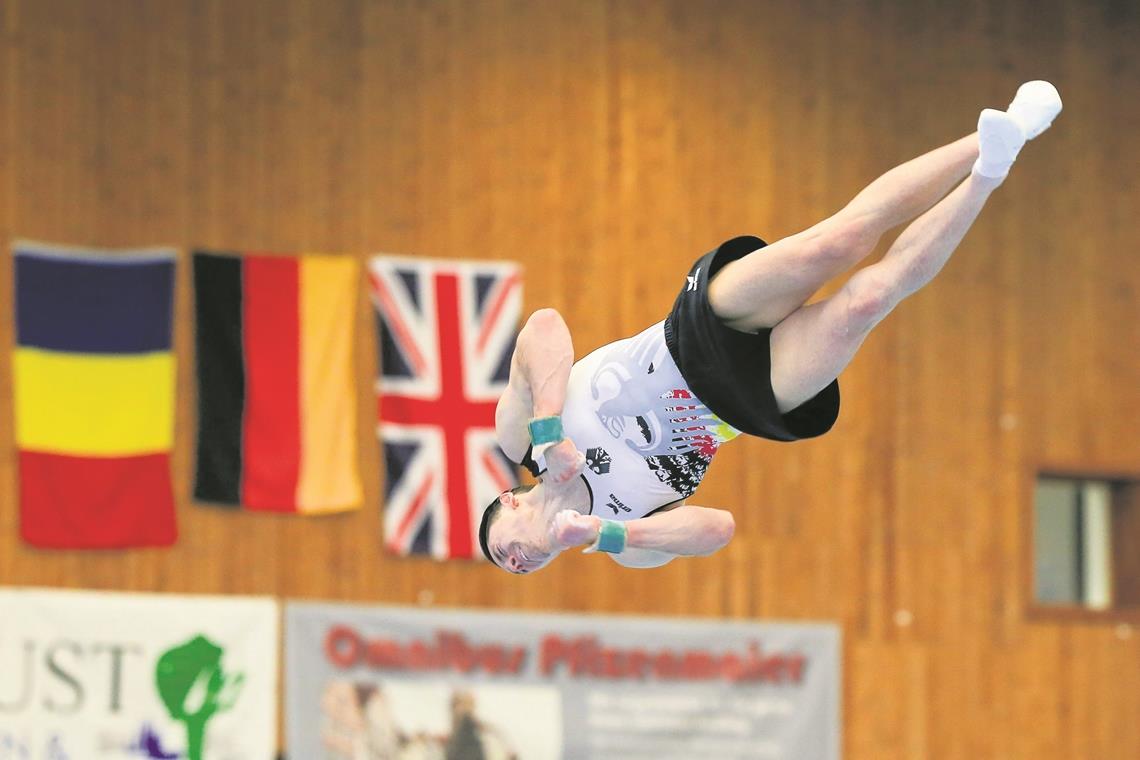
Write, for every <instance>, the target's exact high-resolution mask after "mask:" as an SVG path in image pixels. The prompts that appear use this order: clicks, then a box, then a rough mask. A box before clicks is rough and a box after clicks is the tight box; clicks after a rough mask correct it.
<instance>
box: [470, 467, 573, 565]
mask: <svg viewBox="0 0 1140 760" xmlns="http://www.w3.org/2000/svg"><path fill="white" fill-rule="evenodd" d="M548 530H549V526H548V525H547V520H546V516H545V514H544V512H543V509H542V503H541V501H540V499H539V493H535V492H534V486H533V485H527V486H517V487H515V488H512V489H511V490H509V491H504V492H503V493H501V494H499V495H498V496H497V497H495V500H494V501H492V502H491V503H490V504H488V505H487V508H486V509H485V510H484V511H483V520H482V521H481V522H480V523H479V546H480V548H482V550H483V555H484V556H485V557H486V558H487V559H488V560H490V561H491V563H492V564H494V565H496V566H498V567H501V568H503V569H504V570H506V571H507V572H509V573H515V574H516V575H525V574H527V573H533V572H534V571H535V570H539V569H541V568H543V567H546V565H548V564H550V561H551V560H552V559H554V557H555V556H556V555H557V554H558V552H556V551H553V550H552V549H551V546H550V537H549V535H548Z"/></svg>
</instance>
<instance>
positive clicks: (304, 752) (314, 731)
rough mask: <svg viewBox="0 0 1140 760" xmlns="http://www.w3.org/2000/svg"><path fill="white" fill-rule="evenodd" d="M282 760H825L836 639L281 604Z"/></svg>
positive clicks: (834, 710) (607, 620)
mask: <svg viewBox="0 0 1140 760" xmlns="http://www.w3.org/2000/svg"><path fill="white" fill-rule="evenodd" d="M285 620H286V623H285V626H286V630H285V668H286V726H287V731H286V733H287V750H288V757H289V758H290V760H449V759H450V758H483V759H484V760H512V759H514V760H559V759H560V758H565V760H593V759H597V760H602V759H605V760H610V759H611V758H620V760H691V759H692V758H701V759H703V760H712V758H716V760H754V759H755V758H760V759H761V760H837V758H838V757H839V721H840V717H839V671H840V665H839V656H840V646H839V645H840V638H839V628H838V626H835V625H830V624H818V623H817V624H812V623H795V624H791V623H772V622H758V621H748V622H740V621H733V622H727V621H711V620H701V621H698V620H678V619H661V618H636V617H615V616H603V615H585V614H578V615H553V614H538V613H534V614H519V613H496V612H470V611H461V610H442V609H441V610H415V609H401V608H395V607H356V606H347V605H331V604H330V605H321V604H288V605H287V606H286V612H285Z"/></svg>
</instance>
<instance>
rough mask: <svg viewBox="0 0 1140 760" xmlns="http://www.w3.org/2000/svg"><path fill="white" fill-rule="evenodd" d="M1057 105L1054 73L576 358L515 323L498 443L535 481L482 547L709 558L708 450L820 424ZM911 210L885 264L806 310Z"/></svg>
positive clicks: (560, 331) (539, 324)
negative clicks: (872, 340)
mask: <svg viewBox="0 0 1140 760" xmlns="http://www.w3.org/2000/svg"><path fill="white" fill-rule="evenodd" d="M1060 111H1061V99H1060V96H1059V95H1058V93H1057V90H1056V88H1054V87H1053V85H1051V84H1049V83H1048V82H1043V81H1033V82H1027V83H1025V84H1023V85H1022V86H1021V87H1020V88H1019V89H1018V91H1017V93H1016V95H1015V97H1014V99H1013V102H1012V103H1010V105H1009V107H1008V109H1007V110H1005V111H998V110H994V109H990V108H987V109H985V110H984V111H982V112H981V115H980V116H979V118H978V129H977V132H975V133H974V134H971V135H969V136H967V137H963V138H961V139H960V140H957V141H956V142H952V143H950V144H949V145H945V146H943V147H941V148H938V149H936V150H933V151H931V152H929V153H926V154H924V155H922V156H919V157H918V158H915V159H913V160H911V161H908V162H907V163H904V164H902V165H900V166H897V167H895V168H894V169H891V170H890V171H888V172H887V173H886V174H884V175H882V176H881V177H879V178H878V179H876V180H875V181H874V182H872V183H871V184H870V185H868V186H867V187H866V188H865V189H864V190H863V191H862V192H860V193H859V194H858V195H856V196H855V198H854V199H853V200H851V202H850V203H848V204H847V205H846V206H845V207H844V208H843V209H842V210H840V211H839V212H838V213H836V214H835V215H833V216H831V217H829V218H827V219H824V220H823V221H821V222H819V223H818V224H816V225H814V226H812V227H809V228H808V229H806V230H804V231H802V232H798V233H796V234H794V235H791V236H790V237H786V238H784V239H782V240H779V241H777V242H775V243H772V244H770V245H768V244H765V243H764V241H762V240H760V239H759V238H756V237H751V236H745V237H737V238H734V239H732V240H729V241H727V242H725V243H723V244H722V245H720V246H719V247H718V248H717V249H716V250H714V251H712V252H710V253H707V254H705V255H704V256H701V257H700V258H699V259H697V260H696V262H695V263H694V264H693V266H692V268H691V269H690V270H689V273H688V276H687V277H686V280H685V283H684V285H683V287H682V289H681V292H680V293H679V294H678V296H677V299H676V301H675V302H674V304H673V308H672V310H671V311H670V313H669V315H668V316H667V317H666V318H665V319H664V320H663V321H661V322H658V323H657V324H655V325H653V326H651V327H649V328H647V329H645V330H643V331H642V332H640V333H639V334H637V335H634V336H633V337H630V338H625V339H623V340H618V341H616V342H614V343H610V344H607V345H605V346H602V347H601V348H599V349H597V350H595V351H593V352H592V353H590V354H589V355H587V356H586V357H584V358H583V359H581V360H579V361H577V362H575V361H574V349H573V345H572V343H571V339H570V331H569V330H568V329H567V327H566V323H565V322H564V321H563V320H562V317H561V316H560V315H559V314H558V312H557V311H555V310H553V309H541V310H539V311H536V312H535V313H534V314H532V315H531V316H530V318H529V319H528V320H527V322H526V324H525V326H524V327H523V329H522V331H521V332H520V333H519V338H518V343H517V345H516V347H515V352H514V355H513V357H512V360H511V371H510V381H509V382H508V384H507V388H506V390H505V391H504V393H503V395H502V397H501V398H500V400H499V403H498V407H497V409H496V414H495V427H496V433H497V438H498V441H499V445H500V446H501V447H502V449H503V451H504V452H505V453H506V454H507V456H508V457H510V458H511V459H512V460H514V461H516V462H518V463H520V464H522V465H524V466H526V467H527V468H528V469H529V470H530V471H531V473H532V474H533V475H534V476H535V477H536V478H537V481H536V483H535V484H533V485H526V486H519V487H517V488H514V489H512V490H510V491H507V492H505V493H503V494H500V495H499V496H498V497H497V498H496V499H495V500H494V501H493V502H492V503H491V504H490V505H488V507H487V508H486V510H485V511H484V513H483V517H482V521H481V523H480V526H479V543H480V546H481V548H482V550H483V553H484V555H486V557H487V559H489V560H490V561H491V562H493V563H494V564H496V565H498V566H499V567H501V568H503V569H504V570H507V571H509V572H512V573H517V574H525V573H531V572H534V571H535V570H538V569H539V568H542V567H544V566H545V565H547V564H549V563H550V562H551V561H552V560H553V559H554V558H555V557H556V556H558V554H559V553H561V552H562V551H564V550H566V549H570V548H572V547H575V546H585V547H586V549H585V551H587V552H594V551H601V552H605V553H608V554H609V555H610V556H611V557H612V558H613V559H614V560H615V561H616V562H618V563H619V564H622V565H625V566H627V567H657V566H660V565H663V564H665V563H666V562H669V561H670V560H671V559H673V558H674V557H682V556H704V555H708V554H711V553H713V552H715V551H717V550H718V549H720V548H721V547H723V546H724V545H725V544H727V543H728V541H729V540H730V539H731V538H732V534H733V531H734V527H735V526H734V522H733V518H732V514H731V513H730V512H727V511H725V510H721V509H709V508H707V507H699V506H695V505H692V504H687V503H686V502H685V500H686V499H687V498H688V497H689V496H690V495H691V494H692V493H693V492H694V491H695V490H696V488H697V485H698V484H699V483H700V481H701V478H702V477H703V476H704V473H705V471H706V469H707V468H708V465H709V463H710V461H711V460H712V457H713V454H715V453H716V451H717V448H718V447H719V446H720V445H721V444H723V443H725V442H726V441H729V440H731V439H733V438H735V437H736V436H738V435H739V434H741V433H747V434H749V435H754V436H759V437H762V438H768V439H772V440H776V441H795V440H799V439H804V438H812V437H815V436H819V435H822V434H823V433H825V432H827V431H828V430H829V429H830V428H831V426H832V425H833V424H834V423H835V420H836V418H837V416H838V414H839V384H838V380H837V379H836V378H837V377H838V376H839V373H840V372H841V371H842V370H843V368H844V367H846V366H847V364H848V363H849V362H850V361H851V359H852V357H853V356H854V355H855V352H856V350H857V349H858V348H859V346H860V345H861V344H862V343H863V341H864V339H865V338H866V337H867V335H868V333H869V332H870V331H871V329H872V328H874V327H875V325H877V324H878V323H879V322H881V321H882V320H883V318H884V317H886V316H887V314H889V313H890V312H891V310H892V309H894V308H895V306H897V305H898V304H899V302H900V301H902V300H903V299H904V298H906V297H907V296H909V295H910V294H912V293H914V292H915V291H917V290H918V289H919V288H921V287H922V286H923V285H925V284H926V283H928V282H930V280H931V279H932V278H933V277H934V276H935V275H936V274H937V273H938V272H939V270H941V269H942V267H943V265H944V264H945V263H946V261H947V260H948V259H949V258H950V254H951V253H953V251H954V249H955V248H956V247H957V246H958V244H959V242H961V240H962V238H963V236H965V234H966V231H967V230H968V229H969V228H970V225H971V224H973V222H974V220H975V219H976V218H977V216H978V213H979V212H980V211H981V209H982V206H984V205H985V203H986V199H987V198H989V196H990V193H992V192H993V191H994V190H995V189H996V188H997V187H998V185H1000V184H1001V183H1002V181H1003V180H1004V179H1005V177H1006V174H1007V173H1008V172H1009V169H1010V167H1011V166H1012V164H1013V162H1014V159H1016V158H1017V154H1018V152H1019V151H1020V150H1021V148H1022V146H1023V145H1024V144H1025V142H1026V141H1027V140H1032V139H1033V138H1034V137H1036V136H1037V135H1039V134H1041V133H1042V132H1044V131H1045V130H1046V129H1047V128H1048V127H1049V125H1050V124H1051V123H1052V122H1053V119H1054V118H1056V116H1057V114H1058V113H1060ZM912 219H913V220H914V221H913V222H911V223H910V225H909V226H908V227H907V228H906V229H905V230H904V231H903V232H902V234H901V235H899V237H898V238H897V240H896V241H895V242H894V244H893V245H891V247H890V249H889V250H888V251H887V253H886V254H885V255H884V256H883V258H882V259H881V260H880V261H878V262H876V263H874V264H871V265H869V266H867V267H864V268H863V269H860V270H859V271H858V272H856V273H855V274H854V275H853V276H852V277H851V278H850V279H849V280H848V281H847V282H846V283H845V284H844V285H843V287H842V288H841V289H839V290H838V291H837V292H836V293H835V294H834V295H832V296H830V297H828V298H826V299H824V300H821V301H818V302H815V303H810V304H808V303H807V301H808V299H809V298H810V297H811V296H812V294H814V293H815V292H816V291H817V290H819V289H820V288H821V287H822V286H823V285H824V283H826V282H827V281H828V280H830V279H831V278H832V277H835V276H836V275H838V274H840V273H842V272H844V271H845V270H847V269H848V268H850V267H852V266H853V265H855V264H856V263H858V262H859V261H860V260H861V259H863V258H864V257H865V256H867V255H868V254H869V253H870V252H871V250H872V249H873V248H874V247H875V245H876V244H877V243H878V241H879V238H880V237H882V235H883V234H884V233H885V232H887V231H888V230H890V229H891V228H893V227H895V226H897V225H899V224H902V223H904V222H907V221H910V220H912Z"/></svg>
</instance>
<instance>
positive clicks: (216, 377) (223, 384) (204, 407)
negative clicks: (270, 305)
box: [194, 251, 245, 507]
mask: <svg viewBox="0 0 1140 760" xmlns="http://www.w3.org/2000/svg"><path fill="white" fill-rule="evenodd" d="M241 273H242V259H241V257H240V256H237V255H232V254H211V253H206V252H204V251H197V252H195V253H194V317H195V324H196V330H195V337H194V343H195V347H196V349H197V375H198V448H197V461H196V465H195V471H194V498H195V499H196V500H198V501H208V502H214V503H217V504H225V505H231V506H235V507H236V506H237V505H238V504H240V503H241V471H242V459H241V454H242V446H241V431H242V412H243V410H244V408H245V363H244V360H243V351H242V275H241Z"/></svg>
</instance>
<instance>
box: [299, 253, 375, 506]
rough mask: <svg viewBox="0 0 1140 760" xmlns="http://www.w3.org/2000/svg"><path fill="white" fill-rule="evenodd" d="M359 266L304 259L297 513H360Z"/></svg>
mask: <svg viewBox="0 0 1140 760" xmlns="http://www.w3.org/2000/svg"><path fill="white" fill-rule="evenodd" d="M358 276H359V264H358V263H357V261H356V260H355V259H352V258H347V257H341V256H335V257H334V256H302V257H301V277H300V280H301V288H300V290H301V294H300V300H301V304H300V309H301V473H300V477H299V478H298V483H297V511H299V512H333V511H339V510H345V509H353V508H356V507H359V506H360V504H361V501H362V500H363V495H362V493H361V487H360V477H359V475H358V473H357V451H356V386H355V384H354V383H353V374H354V373H353V370H354V367H353V352H352V348H353V326H354V325H355V324H356V307H357V305H356V300H357V299H356V296H357V293H356V289H357V282H358Z"/></svg>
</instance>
